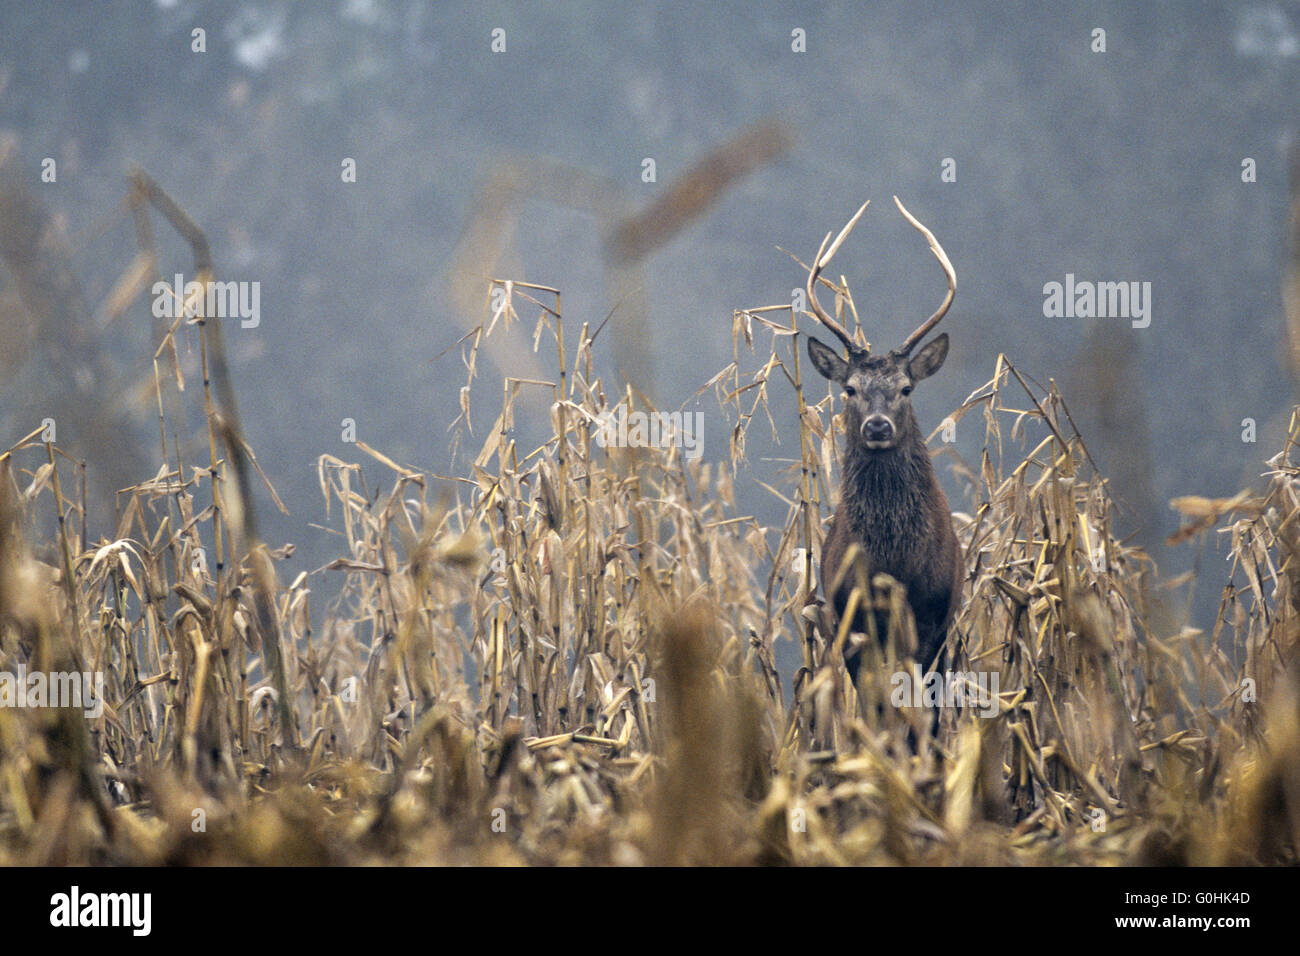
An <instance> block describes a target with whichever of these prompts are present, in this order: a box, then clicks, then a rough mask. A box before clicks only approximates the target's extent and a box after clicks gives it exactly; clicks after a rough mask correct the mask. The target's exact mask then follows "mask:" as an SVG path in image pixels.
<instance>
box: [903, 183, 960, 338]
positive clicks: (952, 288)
mask: <svg viewBox="0 0 1300 956" xmlns="http://www.w3.org/2000/svg"><path fill="white" fill-rule="evenodd" d="M894 205H896V206H897V207H898V211H899V212H901V213H902V214H903V217H904V218H905V219H906V220H907V221H908V222H910V223H911V224H912V225H913V226H915V227H916V228H917V229H918V230H920V233H921V235H923V236H925V238H926V241H928V242H929V243H930V251H931V252H933V253H934V257H935V258H936V259H938V260H939V265H941V266H943V271H944V274H945V275H946V276H947V277H948V294H947V295H946V296H944V300H943V302H942V303H940V305H939V309H938V311H937V312H935V313H934V315H932V316H930V317H929V318H928V319H926V320H925V321H924V322H923V323H921V326H920V327H919V328H918V329H917V330H916V331H915V332H913V333H912V334H911V335H909V336H908V337H907V341H906V342H904V343H903V345H902V347H901V348H899V350H898V351H899V352H900V353H902V354H903V355H907V354H908V353H909V352H911V351H912V349H914V348H916V345H917V343H918V342H920V341H921V339H923V338H925V337H926V336H927V335H929V334H930V330H931V329H933V328H934V327H935V326H936V325H938V324H939V320H940V319H942V318H943V317H944V314H945V313H947V311H948V307H949V306H951V305H952V300H953V297H954V296H956V295H957V273H956V272H954V271H953V268H952V263H951V262H949V261H948V254H947V253H946V252H944V251H943V246H941V245H939V240H938V239H936V238H934V233H932V232H931V231H930V230H929V229H926V228H925V226H923V225H921V224H920V223H919V222H917V220H916V217H915V216H913V215H912V214H911V213H910V212H908V211H907V210H906V209H904V208H903V204H902V203H901V202H899V200H898V197H897V196H895V197H894Z"/></svg>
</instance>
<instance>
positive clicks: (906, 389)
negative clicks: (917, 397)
mask: <svg viewBox="0 0 1300 956" xmlns="http://www.w3.org/2000/svg"><path fill="white" fill-rule="evenodd" d="M903 394H904V395H911V394H912V386H911V385H904V386H903Z"/></svg>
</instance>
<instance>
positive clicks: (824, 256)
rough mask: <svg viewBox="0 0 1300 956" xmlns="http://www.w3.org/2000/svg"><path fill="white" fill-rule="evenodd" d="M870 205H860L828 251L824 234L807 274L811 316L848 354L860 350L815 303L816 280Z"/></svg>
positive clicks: (869, 201) (827, 235)
mask: <svg viewBox="0 0 1300 956" xmlns="http://www.w3.org/2000/svg"><path fill="white" fill-rule="evenodd" d="M870 205H871V200H870V199H868V200H867V201H866V202H864V203H863V204H862V208H861V209H859V210H858V211H857V213H856V214H855V215H854V216H853V218H852V219H850V220H849V221H848V224H847V225H845V227H844V228H843V229H841V230H840V234H839V235H838V236H836V237H835V241H834V242H831V247H830V248H829V249H827V248H826V243H828V242H830V241H831V234H830V233H829V232H828V233H826V238H825V239H823V240H822V244H821V247H820V248H818V250H817V258H816V259H814V260H813V265H812V269H811V270H809V272H808V304H809V305H811V306H812V310H813V315H815V316H817V321H818V322H820V323H821V324H822V325H824V326H826V328H827V329H828V330H829V331H830V332H832V333H833V334H834V335H835V337H836V338H838V339H839V340H840V341H841V342H843V343H844V347H845V348H846V349H848V350H849V352H850V353H853V352H858V351H861V349H860V347H859V346H857V345H855V344H854V342H853V336H851V335H849V333H848V331H847V330H846V329H845V328H844V326H842V325H840V323H839V322H837V321H836V320H835V319H833V318H832V317H831V316H830V315H829V314H827V312H826V310H825V309H823V308H822V306H821V303H820V302H818V301H817V280H818V278H819V277H820V276H821V274H822V270H823V269H825V268H826V267H827V266H828V265H829V264H830V261H831V259H833V258H834V257H835V253H837V252H838V251H839V248H840V244H841V243H843V242H844V240H845V239H847V238H848V236H849V233H850V232H852V231H853V227H854V226H856V225H857V224H858V220H859V219H861V218H862V214H863V213H864V212H866V211H867V207H868V206H870Z"/></svg>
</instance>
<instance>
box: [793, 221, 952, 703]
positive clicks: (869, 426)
mask: <svg viewBox="0 0 1300 956" xmlns="http://www.w3.org/2000/svg"><path fill="white" fill-rule="evenodd" d="M894 202H895V203H896V204H897V205H898V211H899V212H901V213H902V214H903V216H904V217H905V218H906V219H907V221H908V222H910V223H911V224H912V225H913V226H915V227H916V228H917V229H919V230H920V231H921V234H922V235H923V236H925V238H926V239H927V240H928V241H929V243H930V249H931V251H932V252H933V253H934V255H935V257H936V258H937V259H938V260H939V264H940V265H941V266H943V271H944V274H945V275H947V277H948V294H947V296H946V297H945V298H944V300H943V303H942V304H941V305H940V306H939V309H938V311H936V312H935V313H934V315H932V316H930V318H928V319H926V321H925V322H923V323H922V324H921V325H920V327H919V328H917V330H916V331H915V332H913V333H912V334H911V335H909V336H908V337H907V340H906V341H905V342H904V343H903V344H902V345H901V346H900V347H898V348H897V349H894V350H893V351H892V352H888V353H886V354H884V355H873V354H871V352H870V350H869V349H864V348H862V347H860V346H858V345H857V344H856V343H855V342H854V341H853V339H852V337H851V336H850V335H849V333H848V332H847V331H846V330H845V328H844V326H843V325H841V324H840V323H839V322H838V321H836V320H835V319H834V318H832V317H831V316H830V315H828V314H827V312H826V310H825V309H823V308H822V307H821V305H820V303H818V301H817V291H816V286H817V282H818V280H819V278H820V276H821V272H822V269H824V268H825V267H826V266H827V264H829V262H830V260H831V257H832V256H834V255H835V252H836V251H837V250H838V249H839V246H840V244H841V243H842V242H843V241H844V239H845V237H846V236H847V235H848V233H849V231H850V230H851V229H852V228H853V226H854V225H855V224H856V223H857V221H858V219H859V218H860V217H861V216H862V214H863V213H864V212H865V211H866V209H867V205H869V204H870V200H868V202H867V203H863V205H862V208H861V209H859V210H858V212H857V215H855V216H854V217H853V219H852V220H850V221H849V224H848V225H847V226H845V227H844V229H843V230H842V231H841V232H840V234H839V236H838V237H837V238H836V240H835V242H834V243H832V244H831V246H830V248H829V249H827V247H826V244H827V242H829V241H830V238H831V236H830V233H827V234H826V238H825V239H823V240H822V244H821V248H820V249H818V250H817V259H816V260H815V261H814V262H813V266H812V268H811V269H810V270H809V273H808V287H807V292H808V302H809V304H810V305H811V307H812V311H813V313H814V315H816V317H817V319H818V321H820V322H821V324H822V325H824V326H826V328H827V329H829V330H830V331H831V332H832V333H834V334H835V336H836V337H837V338H838V339H839V340H840V341H841V342H843V343H844V347H845V349H847V350H848V358H847V359H843V358H840V356H839V355H837V354H836V353H835V351H834V350H833V349H831V348H829V347H828V346H826V345H823V344H822V343H821V342H819V341H818V340H817V339H815V338H812V337H811V336H810V337H809V338H808V356H809V358H811V359H812V363H813V365H814V366H816V368H817V371H818V372H820V373H821V374H822V375H823V376H825V377H826V378H828V379H830V380H831V381H832V382H835V383H837V384H839V385H842V386H843V387H844V422H845V426H846V432H847V448H846V449H845V454H844V465H843V475H842V478H841V482H840V500H839V506H838V507H837V508H836V510H835V517H834V519H833V520H832V522H831V529H830V533H829V535H828V536H827V538H826V542H825V544H824V545H823V546H822V561H821V579H822V586H823V588H824V589H825V591H826V593H827V597H828V598H830V597H832V592H833V600H834V605H835V612H836V617H837V618H838V619H840V620H842V619H843V617H844V614H845V611H846V607H847V605H848V603H849V598H850V595H851V594H852V592H853V589H854V587H855V586H856V585H858V584H859V582H869V581H871V579H872V577H873V576H874V575H876V574H878V573H880V572H884V573H885V574H888V575H889V576H890V577H892V578H894V579H895V580H896V581H898V582H899V583H900V584H902V585H903V587H904V588H906V590H907V601H908V604H909V605H910V606H911V609H912V615H913V617H914V619H915V621H916V633H917V655H916V659H917V661H918V663H920V665H921V666H922V667H923V668H928V667H931V666H935V664H936V658H937V657H938V656H939V654H940V651H941V650H942V649H943V648H944V646H945V644H946V640H947V636H948V626H949V625H950V624H951V623H952V618H953V614H954V613H955V611H956V609H957V604H958V602H959V600H960V596H961V577H962V571H961V563H962V562H961V547H960V545H959V544H958V543H957V536H956V535H955V534H954V533H953V527H952V513H951V512H950V511H949V510H948V499H947V498H945V497H944V494H943V490H942V489H941V488H940V487H939V482H938V480H937V479H936V478H935V474H934V466H933V464H932V463H931V461H930V454H929V452H928V451H927V450H926V447H925V441H924V440H923V438H922V437H921V428H920V426H919V425H918V424H917V422H916V416H915V414H914V413H913V412H912V403H911V400H910V398H909V396H910V395H911V394H912V387H913V386H914V385H915V384H916V383H917V382H919V381H921V380H922V379H925V378H929V377H930V376H931V375H933V374H934V373H935V372H937V371H938V370H939V368H940V366H942V365H943V361H944V359H945V358H947V356H948V335H947V333H944V334H942V335H940V336H938V337H937V338H935V339H933V340H932V341H930V342H929V343H928V344H926V345H925V346H924V347H923V348H921V349H920V351H918V352H916V354H915V355H913V354H912V351H913V350H914V349H915V348H916V346H917V345H918V344H919V343H920V341H921V340H922V339H923V338H925V336H926V335H927V334H929V332H930V331H931V330H932V329H933V328H934V327H935V326H936V325H938V324H939V320H940V319H942V318H943V316H944V313H945V312H947V311H948V307H949V306H950V305H952V300H953V297H954V296H955V295H956V292H957V275H956V273H955V272H953V268H952V264H951V263H950V262H949V261H948V256H947V255H946V254H945V253H944V251H943V247H942V246H940V245H939V243H938V241H937V240H936V239H935V238H934V235H933V234H932V233H931V232H930V230H929V229H927V228H925V226H923V225H921V223H919V222H917V221H916V219H915V218H913V217H912V215H911V213H909V212H908V211H907V210H906V209H904V208H903V204H902V203H901V202H899V201H898V197H897V196H895V197H894ZM854 545H856V548H855V547H854ZM860 601H861V603H860V604H859V606H858V610H856V611H855V612H854V616H853V622H852V624H851V626H850V630H851V631H854V632H867V633H869V626H870V625H869V623H868V621H867V617H866V615H867V613H869V612H868V611H866V610H864V607H868V606H870V605H871V603H872V602H871V597H870V594H869V593H868V594H863V595H860ZM872 613H874V615H875V621H874V623H875V625H876V627H875V633H876V634H877V635H878V636H879V637H880V638H881V639H882V640H883V639H884V636H885V633H886V631H885V627H886V623H887V617H888V615H887V614H886V613H884V612H881V611H878V610H877V611H875V612H872ZM845 663H846V664H847V665H848V669H849V674H850V675H851V676H852V678H853V682H854V685H855V686H856V685H857V678H858V667H859V664H860V647H859V646H850V645H848V644H846V645H845ZM938 666H942V665H941V664H940V665H938Z"/></svg>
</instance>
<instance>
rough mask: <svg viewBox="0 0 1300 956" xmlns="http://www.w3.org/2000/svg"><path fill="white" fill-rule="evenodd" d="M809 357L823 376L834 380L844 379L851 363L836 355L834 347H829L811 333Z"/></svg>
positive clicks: (841, 380)
mask: <svg viewBox="0 0 1300 956" xmlns="http://www.w3.org/2000/svg"><path fill="white" fill-rule="evenodd" d="M808 357H809V358H810V359H812V363H813V365H814V366H815V367H816V368H817V371H819V372H821V373H822V377H823V378H828V379H830V380H831V381H832V382H843V381H844V378H845V374H846V373H847V372H848V370H849V363H848V362H846V361H844V359H842V358H840V357H839V356H838V355H836V354H835V350H834V349H830V348H827V347H826V346H825V345H823V344H822V343H821V342H818V341H817V340H816V339H815V338H813V337H812V336H811V335H810V336H808Z"/></svg>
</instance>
